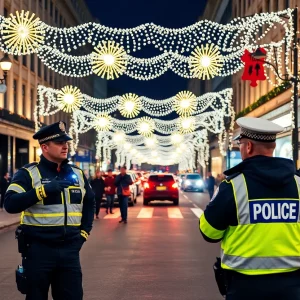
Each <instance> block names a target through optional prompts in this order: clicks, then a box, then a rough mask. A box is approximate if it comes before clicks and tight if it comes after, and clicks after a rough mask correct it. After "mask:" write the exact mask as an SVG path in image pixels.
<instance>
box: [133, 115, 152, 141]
mask: <svg viewBox="0 0 300 300" xmlns="http://www.w3.org/2000/svg"><path fill="white" fill-rule="evenodd" d="M154 127H155V124H154V121H153V120H152V119H151V118H149V117H143V118H140V119H139V121H138V123H137V131H138V133H139V134H140V135H142V136H145V137H150V136H151V135H152V134H153V131H154Z"/></svg>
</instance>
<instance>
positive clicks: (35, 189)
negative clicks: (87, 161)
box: [4, 121, 94, 300]
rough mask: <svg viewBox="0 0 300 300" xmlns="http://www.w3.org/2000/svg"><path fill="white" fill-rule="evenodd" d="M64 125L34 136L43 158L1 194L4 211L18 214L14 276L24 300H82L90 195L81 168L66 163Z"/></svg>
mask: <svg viewBox="0 0 300 300" xmlns="http://www.w3.org/2000/svg"><path fill="white" fill-rule="evenodd" d="M65 130H66V129H65V123H64V122H62V121H60V122H57V123H54V124H51V125H48V126H46V127H43V128H41V129H40V130H39V131H38V132H37V133H36V134H35V135H34V136H33V138H34V139H37V140H38V141H39V144H40V147H41V150H42V155H41V157H40V162H39V163H36V162H34V163H30V164H27V165H25V166H24V167H22V168H20V169H19V170H18V172H17V173H16V174H15V175H14V177H13V180H12V183H11V184H10V186H9V188H8V190H7V192H6V194H5V202H4V206H5V209H6V210H7V212H9V213H12V214H15V213H21V212H22V215H21V224H20V226H19V227H18V229H17V231H16V234H17V236H18V246H19V251H20V253H22V257H23V262H22V264H23V268H19V269H18V272H16V276H17V278H16V281H17V286H18V289H19V291H21V293H23V294H26V300H47V299H48V291H49V286H50V285H51V290H52V298H53V299H54V300H60V299H72V300H82V299H83V289H82V272H81V266H80V259H79V251H80V249H81V247H82V245H83V243H84V242H85V241H86V240H87V238H88V236H89V234H90V231H91V229H92V223H93V215H94V193H93V191H92V189H91V188H90V186H89V184H88V182H87V179H86V177H85V176H84V174H83V172H82V170H81V169H79V168H78V167H76V166H74V165H71V164H69V163H68V162H69V161H68V159H67V156H68V149H69V146H68V141H69V140H71V138H70V137H69V136H68V135H67V134H66V131H65Z"/></svg>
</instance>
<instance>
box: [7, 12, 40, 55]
mask: <svg viewBox="0 0 300 300" xmlns="http://www.w3.org/2000/svg"><path fill="white" fill-rule="evenodd" d="M34 17H35V14H34V13H33V14H32V15H31V16H30V12H28V11H27V12H24V10H22V11H21V13H19V12H18V11H16V15H13V14H10V17H9V18H5V19H4V22H3V23H2V26H1V27H2V30H1V34H2V39H3V41H4V43H5V45H6V46H7V48H9V49H10V53H13V54H15V55H26V54H30V53H33V52H36V51H37V50H38V49H39V47H41V46H42V45H43V43H44V35H45V30H44V24H43V23H42V22H41V21H40V19H39V18H35V19H34Z"/></svg>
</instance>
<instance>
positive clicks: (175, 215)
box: [168, 207, 183, 219]
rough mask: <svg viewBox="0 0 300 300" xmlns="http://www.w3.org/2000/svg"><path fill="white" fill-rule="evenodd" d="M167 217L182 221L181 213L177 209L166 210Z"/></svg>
mask: <svg viewBox="0 0 300 300" xmlns="http://www.w3.org/2000/svg"><path fill="white" fill-rule="evenodd" d="M168 217H169V218H170V219H183V216H182V213H181V211H180V209H179V208H177V207H172V208H168Z"/></svg>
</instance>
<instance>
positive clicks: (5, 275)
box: [0, 192, 222, 300]
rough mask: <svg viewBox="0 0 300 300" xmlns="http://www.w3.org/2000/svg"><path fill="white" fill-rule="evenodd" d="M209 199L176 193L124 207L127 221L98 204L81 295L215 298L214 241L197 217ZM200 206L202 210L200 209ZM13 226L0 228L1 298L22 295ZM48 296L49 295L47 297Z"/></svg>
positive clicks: (133, 299)
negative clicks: (173, 198)
mask: <svg viewBox="0 0 300 300" xmlns="http://www.w3.org/2000/svg"><path fill="white" fill-rule="evenodd" d="M207 203H208V195H207V194H206V193H205V194H203V193H181V192H180V202H179V207H175V206H173V204H172V203H168V202H151V204H150V205H149V206H147V207H143V205H142V197H141V196H140V197H139V198H138V200H137V204H136V205H135V206H134V207H129V216H128V224H127V225H125V224H119V223H118V221H119V217H118V216H119V213H118V212H119V209H118V208H117V207H116V208H115V214H114V215H107V216H106V214H105V209H104V208H101V216H100V219H99V220H95V222H94V228H93V231H92V234H91V236H90V238H89V241H88V242H87V243H86V244H85V245H84V246H83V249H82V251H81V260H82V268H83V285H84V299H87V300H92V299H95V300H96V299H97V300H98V299H101V300H111V299H118V300H140V299H158V300H169V299H170V300H171V299H172V300H176V299H178V300H183V299H184V300H200V299H205V300H218V299H222V297H221V296H220V295H219V293H218V290H217V286H216V283H215V280H214V275H213V269H212V265H213V263H214V261H215V257H216V256H218V253H219V245H218V244H217V245H215V244H208V243H206V242H205V241H204V240H203V239H202V236H201V234H200V232H199V229H198V216H199V215H200V214H201V212H202V210H203V209H204V208H205V206H206V204H207ZM201 209H202V210H201ZM14 229H15V228H9V229H4V230H2V231H0V242H1V255H0V291H1V294H0V299H1V300H7V299H9V300H21V299H24V296H22V295H21V294H20V293H19V292H18V291H17V290H16V285H15V278H14V269H15V268H16V266H17V264H18V263H20V256H19V254H18V253H17V244H16V241H15V239H14ZM49 299H51V298H50V297H49Z"/></svg>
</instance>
